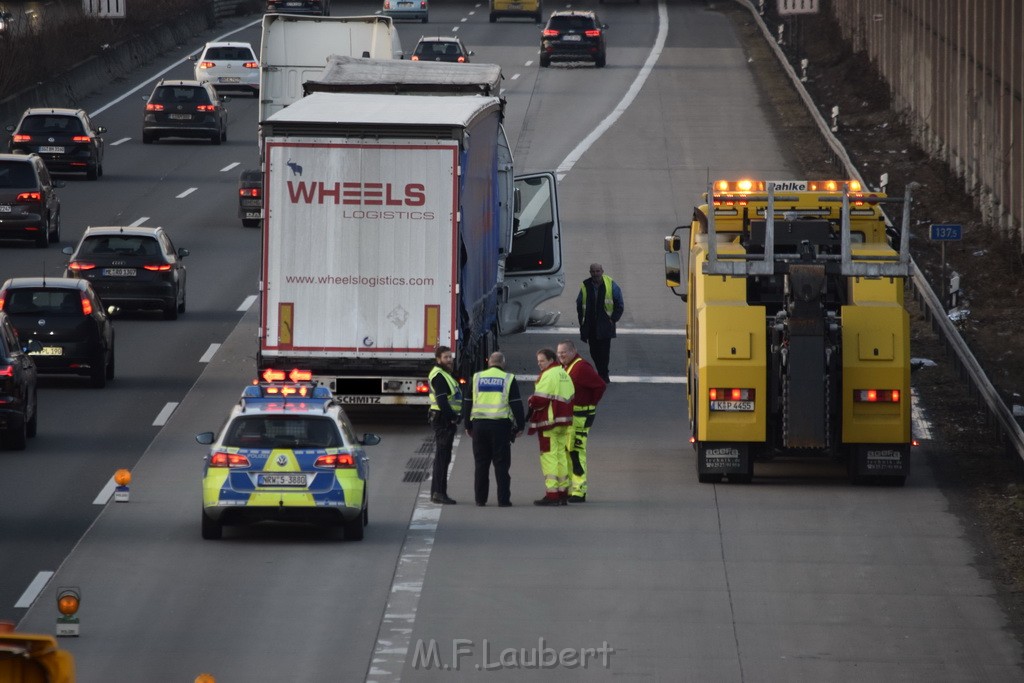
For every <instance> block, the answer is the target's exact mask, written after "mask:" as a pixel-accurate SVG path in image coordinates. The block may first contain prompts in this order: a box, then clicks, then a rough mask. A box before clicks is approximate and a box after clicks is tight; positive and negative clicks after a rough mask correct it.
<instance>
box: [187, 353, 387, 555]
mask: <svg viewBox="0 0 1024 683" xmlns="http://www.w3.org/2000/svg"><path fill="white" fill-rule="evenodd" d="M263 380H264V381H262V382H258V383H254V384H253V385H251V386H248V387H246V388H245V390H244V391H243V392H242V398H241V399H240V400H239V402H238V405H237V406H235V407H234V408H233V409H232V411H231V415H230V417H229V418H228V421H227V424H226V425H225V426H224V429H223V431H222V432H221V434H220V436H219V437H216V435H215V434H214V433H213V432H203V433H201V434H197V435H196V441H198V442H199V443H201V444H208V445H210V452H209V454H208V455H207V456H206V458H205V460H204V464H203V538H207V539H216V538H220V537H221V535H222V533H223V527H224V525H232V524H246V523H250V522H259V521H264V520H278V521H286V522H307V523H313V524H331V525H341V526H342V527H343V528H344V531H345V538H347V539H349V540H355V541H358V540H362V538H363V527H364V526H365V525H366V524H367V522H368V521H369V511H368V507H367V496H366V483H367V479H368V473H369V466H368V461H367V458H366V455H365V453H364V452H363V448H362V446H368V445H374V444H377V443H380V437H379V436H377V435H376V434H363V435H362V437H358V438H357V437H356V435H355V432H354V431H353V429H352V424H351V423H350V422H349V420H348V417H347V416H346V415H345V412H344V410H343V409H342V407H341V405H340V404H339V403H337V402H335V400H334V398H333V396H332V394H331V392H330V390H329V389H328V388H327V387H318V386H315V385H314V384H313V383H312V382H311V381H309V380H310V373H309V372H304V371H299V370H293V371H291V372H290V373H289V374H288V375H287V377H286V376H285V373H284V372H283V371H280V370H267V371H266V372H264V373H263Z"/></svg>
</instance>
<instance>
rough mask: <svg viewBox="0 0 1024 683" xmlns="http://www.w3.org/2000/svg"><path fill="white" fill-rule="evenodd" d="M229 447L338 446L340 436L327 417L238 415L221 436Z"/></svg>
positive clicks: (339, 445)
mask: <svg viewBox="0 0 1024 683" xmlns="http://www.w3.org/2000/svg"><path fill="white" fill-rule="evenodd" d="M223 445H224V446H228V447H232V448H339V447H341V446H342V445H343V444H342V443H341V435H340V434H339V432H338V427H337V426H336V425H335V423H334V420H332V419H331V418H329V417H298V416H281V417H277V416H274V417H268V416H266V415H252V416H243V417H238V418H236V419H235V420H234V422H232V423H231V426H230V427H228V431H227V433H226V434H225V435H224V442H223Z"/></svg>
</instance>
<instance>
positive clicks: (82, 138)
mask: <svg viewBox="0 0 1024 683" xmlns="http://www.w3.org/2000/svg"><path fill="white" fill-rule="evenodd" d="M71 142H92V138H91V137H89V136H88V135H76V136H74V137H73V138H71Z"/></svg>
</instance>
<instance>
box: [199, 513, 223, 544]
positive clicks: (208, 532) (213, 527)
mask: <svg viewBox="0 0 1024 683" xmlns="http://www.w3.org/2000/svg"><path fill="white" fill-rule="evenodd" d="M202 515H203V538H205V539H206V540H207V541H216V540H218V539H220V538H221V537H222V536H223V535H224V525H223V524H218V523H217V522H215V521H213V520H212V519H210V518H209V517H207V516H206V513H205V512H204V513H202Z"/></svg>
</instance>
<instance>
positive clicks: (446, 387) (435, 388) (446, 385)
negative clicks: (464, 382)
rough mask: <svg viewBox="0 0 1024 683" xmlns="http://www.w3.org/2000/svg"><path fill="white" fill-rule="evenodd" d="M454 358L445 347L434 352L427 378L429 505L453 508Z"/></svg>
mask: <svg viewBox="0 0 1024 683" xmlns="http://www.w3.org/2000/svg"><path fill="white" fill-rule="evenodd" d="M453 372H455V355H454V354H453V353H452V350H451V349H450V348H448V347H447V346H438V347H437V349H436V350H435V351H434V367H433V368H431V369H430V374H429V375H427V381H429V382H430V411H429V412H428V413H427V419H428V420H429V421H430V426H432V427H433V428H434V443H435V444H436V445H437V451H436V452H435V453H434V474H433V477H432V478H431V480H430V502H432V503H439V504H441V505H455V502H456V501H454V500H452V499H451V498H449V497H448V466H449V465H451V462H452V444H453V443H454V442H455V432H456V431H458V429H459V420H460V419H461V417H462V390H461V389H460V388H459V383H458V382H457V381H456V380H455V378H454V377H452V373H453Z"/></svg>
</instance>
